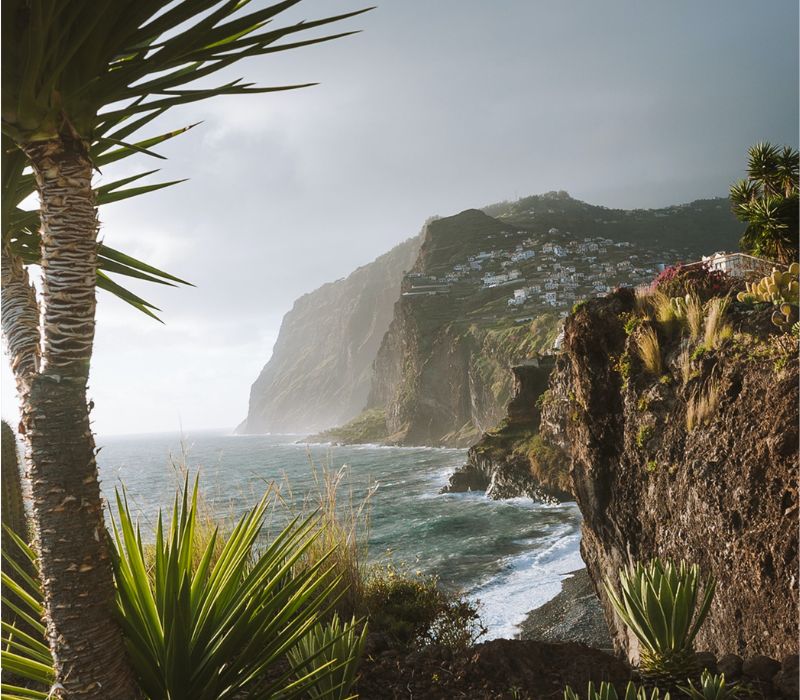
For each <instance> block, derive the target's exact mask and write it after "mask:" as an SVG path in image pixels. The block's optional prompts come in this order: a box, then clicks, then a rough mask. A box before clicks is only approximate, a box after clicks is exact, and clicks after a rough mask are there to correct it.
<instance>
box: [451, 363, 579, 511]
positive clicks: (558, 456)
mask: <svg viewBox="0 0 800 700" xmlns="http://www.w3.org/2000/svg"><path fill="white" fill-rule="evenodd" d="M554 365H555V357H554V356H552V355H550V356H544V357H539V358H535V359H533V360H530V361H528V362H526V363H525V364H523V365H517V366H516V367H513V368H512V374H513V377H514V388H513V395H512V398H511V401H509V403H508V407H507V409H506V416H505V418H503V420H502V421H501V422H500V423H499V424H498V425H497V426H495V427H494V428H492V429H491V430H489V431H488V432H486V433H484V434H483V435H482V436H481V438H480V440H478V442H477V443H476V444H475V445H473V446H472V447H470V448H469V451H468V452H467V462H466V464H464V466H463V467H461V468H460V469H458V470H456V472H455V473H454V474H453V475H452V476H451V477H450V481H449V483H448V485H447V486H445V487H444V489H443V490H442V491H443V492H444V493H448V492H462V491H484V492H485V493H486V495H487V496H489V497H490V498H514V497H517V496H528V497H529V498H533V499H536V500H559V501H562V500H571V499H572V495H571V494H570V491H569V490H570V488H571V486H570V483H569V467H568V465H569V458H568V456H567V454H566V453H565V452H564V451H563V450H562V449H560V448H559V447H557V446H555V445H551V444H549V443H547V442H546V441H545V440H544V439H543V438H542V436H541V435H539V430H538V426H539V421H540V416H541V411H540V409H541V406H542V405H543V400H542V399H543V398H544V397H545V390H546V389H547V386H548V381H549V377H550V372H551V370H552V369H553V366H554Z"/></svg>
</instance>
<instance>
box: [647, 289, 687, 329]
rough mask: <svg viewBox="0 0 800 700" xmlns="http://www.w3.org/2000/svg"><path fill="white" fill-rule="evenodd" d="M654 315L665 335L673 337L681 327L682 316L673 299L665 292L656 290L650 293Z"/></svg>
mask: <svg viewBox="0 0 800 700" xmlns="http://www.w3.org/2000/svg"><path fill="white" fill-rule="evenodd" d="M650 305H651V308H652V310H653V316H654V317H655V320H656V322H657V323H658V326H659V328H661V330H662V332H663V333H664V335H666V336H668V337H672V336H673V335H674V334H675V333H676V332H679V331H680V329H681V317H680V316H679V314H678V313H677V311H676V309H675V307H674V306H673V304H672V299H671V298H670V297H668V296H667V295H666V294H664V292H659V291H658V290H656V291H655V292H653V293H652V294H651V295H650Z"/></svg>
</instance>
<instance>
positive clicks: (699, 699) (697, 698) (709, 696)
mask: <svg viewBox="0 0 800 700" xmlns="http://www.w3.org/2000/svg"><path fill="white" fill-rule="evenodd" d="M680 689H681V690H682V691H683V692H684V693H685V694H686V695H687V696H689V697H690V698H692V700H730V699H731V698H738V697H740V696H742V695H744V693H743V691H742V688H741V687H740V686H739V685H737V684H736V683H726V682H725V674H724V673H721V674H719V675H717V674H715V673H714V674H712V673H710V672H709V670H708V669H704V670H703V673H702V674H701V675H700V683H699V684H698V685H697V686H695V684H694V682H693V681H691V680H689V684H688V685H682V686H680Z"/></svg>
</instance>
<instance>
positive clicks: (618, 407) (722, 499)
mask: <svg viewBox="0 0 800 700" xmlns="http://www.w3.org/2000/svg"><path fill="white" fill-rule="evenodd" d="M635 305H636V301H635V298H634V294H633V292H632V291H631V290H620V291H619V292H616V293H615V294H613V295H611V296H609V297H607V298H605V299H597V300H592V301H589V302H588V303H587V304H585V305H584V306H583V307H581V308H580V309H578V310H577V311H576V312H575V313H574V314H573V315H571V316H570V317H569V318H568V319H567V321H566V324H565V339H564V352H563V354H562V356H561V357H560V358H559V360H558V363H557V366H556V369H555V370H554V372H553V375H552V377H551V383H550V393H551V400H550V401H548V402H547V405H546V406H545V407H544V410H543V416H542V430H543V431H544V432H546V433H547V434H548V435H549V438H550V439H551V440H553V441H555V442H559V443H560V444H561V445H562V447H563V448H564V449H566V450H568V451H569V452H570V454H571V480H572V486H573V493H574V494H575V497H576V500H577V501H578V504H579V506H580V508H581V511H582V513H583V517H584V521H583V538H582V544H581V552H582V555H583V558H584V561H585V562H586V564H587V567H588V570H589V573H590V575H591V577H592V579H593V581H594V584H595V588H596V590H597V592H598V595H599V597H600V599H601V601H602V603H603V605H604V608H605V611H606V618H607V620H608V622H609V627H610V629H611V634H612V638H613V641H614V645H615V647H616V648H617V650H618V651H620V652H624V653H626V654H627V655H628V656H629V657H630V658H631V659H635V658H636V656H637V655H638V648H637V644H636V641H635V640H634V639H632V637H631V636H630V635H629V634H628V633H627V632H626V630H625V629H624V628H623V626H622V625H621V624H620V623H619V622H618V620H617V619H616V617H615V616H614V614H613V612H612V609H611V607H610V604H609V602H608V600H607V597H606V595H605V593H604V591H603V590H602V586H601V582H602V581H603V580H604V579H605V578H606V577H611V578H612V579H615V578H616V574H617V572H618V570H619V568H620V567H622V566H624V565H626V564H627V563H628V561H629V560H631V559H633V560H646V559H649V558H651V557H654V556H660V557H664V558H671V559H686V560H688V561H691V562H696V563H697V564H699V566H700V567H701V569H702V571H704V572H706V573H713V574H714V576H715V577H716V579H717V589H716V595H715V597H714V601H713V605H712V608H711V611H710V614H709V616H708V619H707V621H706V623H705V625H704V626H703V628H702V629H701V631H700V634H699V636H698V638H697V640H696V646H697V648H699V649H708V650H710V651H712V652H714V653H715V654H717V655H722V654H726V653H735V654H739V655H741V656H746V657H753V656H756V655H766V656H769V657H773V658H777V659H783V658H785V657H787V656H789V655H792V654H796V653H797V649H798V637H797V611H798V532H797V530H798V529H797V521H798V479H797V475H798V472H797V467H798V465H797V447H798V357H797V346H796V341H794V340H793V339H792V338H791V336H789V335H785V336H782V337H781V338H776V337H775V335H774V333H775V328H774V326H772V324H771V323H770V320H769V315H770V311H769V310H765V311H758V310H756V311H753V310H752V308H748V307H744V306H740V305H737V304H736V303H735V302H734V304H733V305H732V308H731V310H730V312H729V313H728V317H727V322H728V323H730V324H731V326H732V330H733V335H732V337H731V338H728V339H726V340H722V341H720V342H719V345H718V347H716V348H702V347H700V345H699V343H700V342H701V341H697V342H695V343H691V342H689V341H688V340H687V339H680V338H674V337H673V338H670V337H668V336H666V335H664V334H663V333H662V332H661V331H659V338H660V342H661V356H662V363H663V365H662V367H663V369H662V372H661V374H660V375H658V376H656V375H653V374H648V373H647V372H646V371H644V369H643V367H642V362H641V360H640V358H639V353H638V351H637V349H636V334H637V331H636V326H635V324H634V323H631V319H632V318H633V317H634V314H633V312H634V309H635ZM699 399H704V400H706V406H705V409H704V411H699V412H698V410H697V406H698V400H699ZM687 413H691V414H692V415H689V416H687Z"/></svg>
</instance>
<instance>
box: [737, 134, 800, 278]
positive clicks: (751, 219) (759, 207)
mask: <svg viewBox="0 0 800 700" xmlns="http://www.w3.org/2000/svg"><path fill="white" fill-rule="evenodd" d="M747 156H748V158H747V179H746V180H740V181H739V182H737V183H736V184H734V185H733V186H732V187H731V203H732V205H733V213H734V214H735V215H736V218H737V219H739V221H743V222H745V223H746V224H747V229H745V232H744V235H743V236H742V239H741V241H740V242H739V245H740V246H741V248H742V250H743V251H745V252H746V253H752V254H753V255H758V256H761V257H765V258H772V259H774V260H778V261H779V262H782V263H786V264H787V265H788V264H789V263H791V262H793V261H795V260H797V255H798V248H797V246H798V242H797V241H798V211H797V209H798V152H797V151H796V150H794V149H793V148H791V147H789V146H784V148H783V149H780V148H778V147H777V146H774V145H772V144H771V143H758V144H756V145H755V146H753V147H752V148H750V149H749V150H748V152H747Z"/></svg>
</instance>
